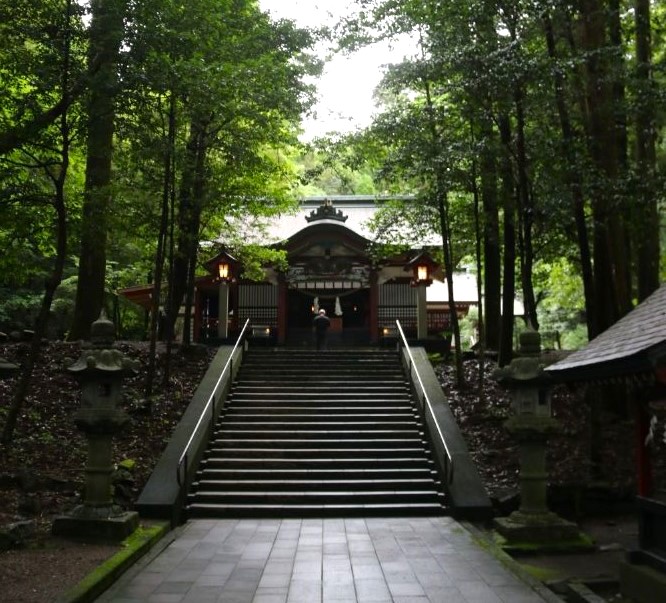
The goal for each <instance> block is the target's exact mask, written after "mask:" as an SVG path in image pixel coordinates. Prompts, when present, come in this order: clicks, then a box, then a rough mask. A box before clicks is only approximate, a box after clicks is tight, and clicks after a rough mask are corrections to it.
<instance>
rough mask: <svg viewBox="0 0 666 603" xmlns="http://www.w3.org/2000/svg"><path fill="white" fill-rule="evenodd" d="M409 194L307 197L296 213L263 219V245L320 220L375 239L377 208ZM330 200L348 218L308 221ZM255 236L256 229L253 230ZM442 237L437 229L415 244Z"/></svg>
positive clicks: (324, 218)
mask: <svg viewBox="0 0 666 603" xmlns="http://www.w3.org/2000/svg"><path fill="white" fill-rule="evenodd" d="M411 198H412V197H410V196H409V195H393V196H383V195H326V196H312V197H305V198H304V199H303V200H302V201H301V203H300V207H299V208H298V209H297V210H296V211H294V212H292V213H284V214H282V215H280V216H277V217H273V218H271V219H270V220H268V221H263V227H262V228H261V234H259V235H257V236H258V237H259V238H260V241H258V242H260V243H261V244H263V245H274V244H276V243H280V242H283V241H286V240H288V239H290V238H291V237H293V236H294V235H295V234H296V233H298V232H300V231H302V230H304V229H306V228H308V227H309V226H314V225H316V224H326V223H328V224H337V225H341V226H344V227H345V228H348V229H349V230H351V231H352V232H354V233H356V234H358V235H360V236H362V237H363V238H365V239H368V240H372V239H373V238H374V234H373V232H372V231H371V230H370V227H369V222H370V220H371V219H372V217H373V216H374V215H375V214H376V212H377V209H378V208H379V206H380V205H381V204H382V202H385V201H388V200H391V199H411ZM328 202H330V204H331V206H332V208H333V209H335V210H336V211H339V212H341V214H342V215H343V216H345V217H346V219H345V220H344V221H342V220H340V219H338V218H336V217H335V216H333V215H331V216H321V217H320V218H318V219H316V220H315V221H308V218H310V217H311V214H312V212H315V213H316V212H317V211H318V208H320V207H322V206H323V205H324V204H326V203H328ZM245 227H246V229H248V230H250V229H251V228H252V226H251V224H249V223H246V224H245ZM249 237H250V238H252V233H251V232H250V233H249ZM439 244H441V240H439V237H437V236H436V235H435V234H434V233H433V236H432V237H429V238H428V240H426V241H418V242H415V247H422V246H429V245H439Z"/></svg>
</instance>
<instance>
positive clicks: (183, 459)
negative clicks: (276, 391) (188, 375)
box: [176, 318, 250, 494]
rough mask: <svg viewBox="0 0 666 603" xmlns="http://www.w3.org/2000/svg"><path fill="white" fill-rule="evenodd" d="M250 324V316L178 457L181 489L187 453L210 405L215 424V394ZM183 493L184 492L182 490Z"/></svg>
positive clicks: (183, 481) (184, 481) (184, 477)
mask: <svg viewBox="0 0 666 603" xmlns="http://www.w3.org/2000/svg"><path fill="white" fill-rule="evenodd" d="M249 324H250V319H249V318H248V319H247V320H246V321H245V324H244V325H243V328H242V329H241V332H240V335H239V336H238V339H237V340H236V343H235V345H234V347H233V349H232V350H231V354H229V358H228V359H227V361H226V363H225V364H224V366H223V367H222V370H221V371H220V376H219V377H218V378H217V382H216V383H215V387H214V388H213V391H212V392H211V394H210V396H209V397H208V401H207V402H206V405H205V406H204V409H203V410H202V411H201V415H200V416H199V420H198V421H197V424H196V425H195V426H194V429H193V430H192V433H191V434H190V439H189V440H188V441H187V444H185V448H183V452H182V454H181V455H180V458H179V459H178V465H177V466H176V481H177V482H178V486H180V488H181V490H182V488H183V485H184V484H187V455H188V452H189V449H190V446H191V445H192V442H193V441H194V436H195V435H196V434H197V432H198V431H199V427H201V424H202V423H203V420H204V417H205V416H206V413H207V412H208V409H209V407H211V405H212V408H211V413H210V417H209V421H210V425H211V429H212V425H213V424H214V419H215V407H216V401H215V394H216V393H217V388H218V387H220V383H221V382H222V378H223V377H224V373H225V372H226V370H227V369H228V368H229V369H230V373H229V374H230V375H231V371H232V370H233V359H234V354H235V353H236V350H237V349H238V346H239V344H240V343H241V341H243V337H245V331H247V328H248V326H249ZM182 466H184V467H185V470H184V473H183V480H182V481H181V479H180V473H181V471H180V469H181V467H182ZM181 494H182V492H181Z"/></svg>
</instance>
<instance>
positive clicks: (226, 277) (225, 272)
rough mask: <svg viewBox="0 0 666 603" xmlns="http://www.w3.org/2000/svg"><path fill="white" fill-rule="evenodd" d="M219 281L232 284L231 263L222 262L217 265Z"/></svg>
mask: <svg viewBox="0 0 666 603" xmlns="http://www.w3.org/2000/svg"><path fill="white" fill-rule="evenodd" d="M217 274H218V280H219V281H220V282H222V283H229V282H231V279H232V277H231V266H230V265H229V262H226V261H222V262H220V263H219V264H218V265H217Z"/></svg>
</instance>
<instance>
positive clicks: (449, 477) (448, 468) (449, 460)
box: [395, 320, 453, 484]
mask: <svg viewBox="0 0 666 603" xmlns="http://www.w3.org/2000/svg"><path fill="white" fill-rule="evenodd" d="M395 324H396V326H397V327H398V333H400V340H402V341H398V345H400V343H402V345H403V346H404V347H405V350H406V351H407V356H408V357H409V376H410V379H411V380H412V382H414V380H413V378H412V371H414V374H415V375H416V381H417V382H418V385H419V389H420V391H421V394H422V395H423V403H422V404H421V407H422V408H423V409H424V410H425V409H427V411H428V412H430V416H431V417H432V419H433V420H432V423H433V424H434V426H435V429H436V431H437V435H438V436H439V439H440V441H441V443H442V446H443V447H444V452H445V453H446V458H445V459H444V460H445V467H444V473H445V477H446V483H447V484H450V483H451V482H452V481H453V456H452V455H451V451H450V450H449V447H448V446H447V444H446V440H445V439H444V434H443V433H442V430H441V428H440V426H439V423H438V422H437V421H436V420H435V413H434V411H433V408H432V403H431V402H430V398H429V397H428V393H427V392H426V389H425V386H424V385H423V381H422V379H421V375H420V374H419V371H418V369H417V368H416V364H415V362H414V356H412V350H411V349H410V348H409V344H408V343H407V338H406V337H405V332H404V331H403V330H402V325H401V324H400V321H399V320H396V321H395ZM417 394H418V391H417Z"/></svg>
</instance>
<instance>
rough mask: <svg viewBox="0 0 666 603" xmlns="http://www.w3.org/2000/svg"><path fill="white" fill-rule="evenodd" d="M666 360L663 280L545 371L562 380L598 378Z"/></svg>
mask: <svg viewBox="0 0 666 603" xmlns="http://www.w3.org/2000/svg"><path fill="white" fill-rule="evenodd" d="M660 360H661V361H662V362H666V283H664V284H662V285H661V287H659V289H657V290H656V291H655V292H654V293H653V294H652V295H651V296H650V297H648V298H647V299H646V300H645V301H643V302H642V303H641V304H639V305H638V306H636V308H634V309H633V310H632V311H631V312H629V314H627V315H626V316H624V317H623V318H621V319H620V320H619V321H618V322H616V323H615V324H614V325H612V326H611V327H609V328H608V329H607V330H606V331H604V332H603V333H601V335H599V336H598V337H595V338H594V339H593V340H592V341H590V342H589V343H588V344H587V345H586V346H585V347H583V348H581V349H580V350H578V351H576V352H574V353H573V354H570V355H569V356H567V357H566V358H565V359H564V360H561V361H560V362H557V363H555V364H552V365H551V366H549V367H548V368H547V369H546V371H547V372H548V373H550V374H551V375H552V376H553V377H554V378H555V379H558V380H566V381H573V380H577V381H585V380H602V379H610V378H614V377H625V376H628V375H631V374H635V373H640V372H645V371H651V370H653V369H654V367H655V365H656V364H657V362H658V361H660Z"/></svg>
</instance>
